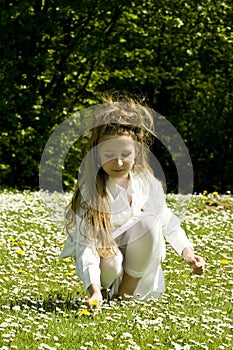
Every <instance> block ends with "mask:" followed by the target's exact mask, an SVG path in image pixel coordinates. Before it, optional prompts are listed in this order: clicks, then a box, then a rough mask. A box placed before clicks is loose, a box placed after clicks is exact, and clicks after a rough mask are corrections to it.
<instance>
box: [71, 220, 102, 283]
mask: <svg viewBox="0 0 233 350" xmlns="http://www.w3.org/2000/svg"><path fill="white" fill-rule="evenodd" d="M76 224H77V226H76V227H77V229H76V235H75V237H74V241H75V261H76V272H77V275H78V277H79V278H80V279H81V281H82V282H83V284H84V287H85V290H87V289H88V287H89V286H90V285H91V284H97V285H98V286H99V287H100V286H101V283H100V257H99V254H98V252H97V250H96V246H95V244H94V242H91V241H90V242H87V240H86V238H85V235H82V234H81V232H83V230H84V225H85V223H84V222H83V221H82V220H81V218H80V217H79V216H76Z"/></svg>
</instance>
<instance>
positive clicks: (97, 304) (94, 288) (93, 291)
mask: <svg viewBox="0 0 233 350" xmlns="http://www.w3.org/2000/svg"><path fill="white" fill-rule="evenodd" d="M88 290H89V293H90V295H91V297H90V298H89V299H88V300H87V301H86V304H87V307H88V308H89V309H90V310H91V311H92V312H93V313H94V312H95V311H98V310H99V309H100V308H101V305H102V303H103V297H102V294H101V291H100V288H99V286H98V285H95V284H93V285H91V286H90V287H89V288H88Z"/></svg>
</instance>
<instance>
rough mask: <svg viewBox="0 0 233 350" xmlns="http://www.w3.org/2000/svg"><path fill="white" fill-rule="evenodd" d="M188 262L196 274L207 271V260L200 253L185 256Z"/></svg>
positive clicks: (202, 273)
mask: <svg viewBox="0 0 233 350" xmlns="http://www.w3.org/2000/svg"><path fill="white" fill-rule="evenodd" d="M185 260H186V263H187V264H188V265H189V266H190V267H191V268H192V270H193V273H195V274H196V275H204V271H205V260H204V259H203V258H202V257H201V256H198V255H194V256H193V257H187V258H185Z"/></svg>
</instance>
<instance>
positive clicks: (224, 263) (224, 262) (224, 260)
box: [220, 259, 229, 265]
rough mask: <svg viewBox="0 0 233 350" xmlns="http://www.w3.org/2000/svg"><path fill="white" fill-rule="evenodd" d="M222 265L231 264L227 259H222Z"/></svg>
mask: <svg viewBox="0 0 233 350" xmlns="http://www.w3.org/2000/svg"><path fill="white" fill-rule="evenodd" d="M220 264H221V265H228V264H229V261H228V260H227V259H222V260H221V261H220Z"/></svg>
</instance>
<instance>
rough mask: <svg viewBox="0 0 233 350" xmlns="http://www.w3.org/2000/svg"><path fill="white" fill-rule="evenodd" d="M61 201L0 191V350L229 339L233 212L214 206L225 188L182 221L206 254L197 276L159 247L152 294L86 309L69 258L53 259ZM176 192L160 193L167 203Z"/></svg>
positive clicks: (177, 345) (184, 344) (180, 344)
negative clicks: (159, 289)
mask: <svg viewBox="0 0 233 350" xmlns="http://www.w3.org/2000/svg"><path fill="white" fill-rule="evenodd" d="M68 200H69V195H68V194H67V195H65V196H62V195H59V194H57V193H54V194H51V195H49V194H47V193H43V192H29V191H25V192H17V191H15V192H10V191H2V192H1V193H0V203H1V221H0V282H1V286H0V350H8V349H19V350H25V349H30V350H34V349H39V350H40V349H41V350H42V349H50V350H55V349H58V350H59V349H61V350H66V349H67V350H75V349H83V350H84V349H127V350H129V349H168V350H170V349H175V350H179V349H180V350H181V349H184V350H188V349H198V350H199V349H211V350H212V349H213V350H214V349H232V348H233V336H232V334H233V331H232V329H233V322H232V319H233V317H232V297H233V291H232V290H233V281H232V270H233V269H232V261H233V259H232V258H233V257H232V246H233V245H232V243H233V235H232V218H233V212H232V210H231V208H229V207H224V205H223V206H221V205H220V204H221V203H223V204H224V203H228V204H229V203H232V197H231V196H230V194H228V195H221V196H220V195H217V194H214V195H213V194H210V195H205V196H203V195H202V194H200V195H194V196H193V198H192V200H191V201H190V202H189V206H188V210H187V212H186V216H185V220H184V222H183V226H184V228H185V229H186V231H187V234H188V236H189V237H190V238H191V240H193V242H194V243H195V247H196V248H195V249H196V252H197V253H198V254H200V255H202V256H203V257H204V258H205V259H206V260H207V265H206V274H205V276H204V277H198V276H194V275H192V274H191V272H190V269H189V267H188V266H186V265H185V264H184V262H183V261H182V259H181V258H179V257H178V256H177V255H176V254H175V253H174V252H173V250H172V248H171V247H170V246H167V257H166V260H165V262H164V263H163V265H164V266H163V269H164V274H165V278H166V292H165V293H164V294H163V296H162V298H161V299H160V300H148V301H147V302H140V301H134V300H132V299H129V300H127V301H124V302H123V301H122V302H121V303H120V302H111V303H110V304H104V305H103V309H102V311H101V312H100V313H97V314H96V315H90V314H88V315H86V313H87V312H86V310H85V306H84V302H83V298H84V294H83V288H82V285H81V283H80V281H79V280H78V278H77V277H76V274H75V265H74V262H73V260H72V259H71V258H69V259H63V260H60V259H59V258H58V256H59V253H60V250H61V247H62V244H63V242H64V240H65V237H64V235H63V233H62V230H63V216H64V206H65V205H66V204H67V202H68ZM214 200H217V201H218V205H217V206H213V207H210V206H209V203H210V201H214ZM176 201H177V197H176V196H175V195H168V202H169V203H170V206H175V204H176ZM207 201H208V205H207V204H206V203H207ZM219 203H220V204H219Z"/></svg>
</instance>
